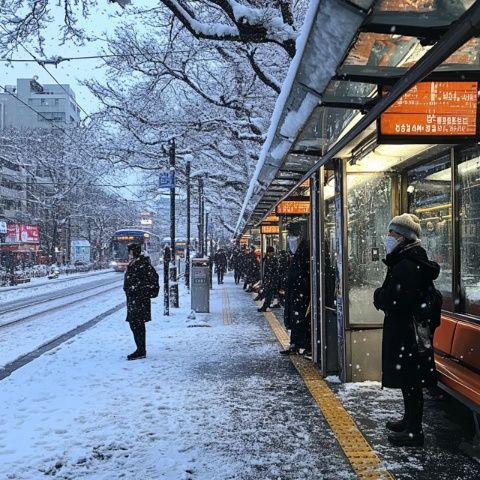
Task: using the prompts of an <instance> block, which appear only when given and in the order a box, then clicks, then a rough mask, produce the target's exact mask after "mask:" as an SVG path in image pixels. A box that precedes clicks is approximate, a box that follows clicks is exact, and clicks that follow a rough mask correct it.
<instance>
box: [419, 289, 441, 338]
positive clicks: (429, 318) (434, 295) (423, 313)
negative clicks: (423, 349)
mask: <svg viewBox="0 0 480 480" xmlns="http://www.w3.org/2000/svg"><path fill="white" fill-rule="evenodd" d="M442 304H443V296H442V294H441V293H440V292H439V291H438V290H437V289H436V288H435V285H434V284H433V282H432V281H430V282H429V283H428V284H427V288H426V289H424V290H422V291H420V292H419V295H418V307H417V309H416V311H415V312H414V316H415V320H416V321H417V323H419V324H420V325H422V326H424V327H425V326H428V327H430V331H431V333H432V335H433V333H434V332H435V329H436V328H437V327H438V326H440V318H441V315H442Z"/></svg>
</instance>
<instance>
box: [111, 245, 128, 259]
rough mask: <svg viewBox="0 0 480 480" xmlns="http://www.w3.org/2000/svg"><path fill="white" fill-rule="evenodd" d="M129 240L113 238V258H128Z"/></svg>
mask: <svg viewBox="0 0 480 480" xmlns="http://www.w3.org/2000/svg"><path fill="white" fill-rule="evenodd" d="M127 245H128V242H125V241H123V240H113V241H112V258H113V260H127V259H128V251H127Z"/></svg>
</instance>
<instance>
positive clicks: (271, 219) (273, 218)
mask: <svg viewBox="0 0 480 480" xmlns="http://www.w3.org/2000/svg"><path fill="white" fill-rule="evenodd" d="M279 221H280V218H279V217H277V216H276V215H269V216H268V217H267V218H265V220H264V222H272V223H278V222H279Z"/></svg>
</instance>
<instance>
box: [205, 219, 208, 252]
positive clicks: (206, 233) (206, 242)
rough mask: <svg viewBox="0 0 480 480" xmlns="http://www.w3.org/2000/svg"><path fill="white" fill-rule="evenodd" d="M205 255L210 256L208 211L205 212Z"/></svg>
mask: <svg viewBox="0 0 480 480" xmlns="http://www.w3.org/2000/svg"><path fill="white" fill-rule="evenodd" d="M205 256H208V212H206V213H205Z"/></svg>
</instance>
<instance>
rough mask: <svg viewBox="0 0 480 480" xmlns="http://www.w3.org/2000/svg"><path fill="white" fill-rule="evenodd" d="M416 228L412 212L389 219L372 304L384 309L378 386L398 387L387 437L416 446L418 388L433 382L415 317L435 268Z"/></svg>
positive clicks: (433, 374) (419, 425)
mask: <svg viewBox="0 0 480 480" xmlns="http://www.w3.org/2000/svg"><path fill="white" fill-rule="evenodd" d="M421 233H422V229H421V225H420V220H419V219H418V217H416V216H415V215H412V214H409V213H404V214H402V215H398V216H396V217H394V218H393V219H392V220H391V221H390V223H389V225H388V235H387V236H386V237H385V251H386V253H387V255H386V258H385V260H383V261H384V263H385V264H386V265H387V274H386V277H385V281H384V282H383V285H382V286H381V287H380V288H377V290H375V294H374V302H373V303H374V305H375V307H376V308H377V309H378V310H383V311H384V312H385V320H384V325H383V340H382V385H383V386H384V387H388V388H400V389H401V390H402V394H403V401H404V406H405V412H404V415H403V418H402V419H401V420H399V421H391V422H387V425H386V427H387V428H388V429H389V430H390V431H391V433H390V434H389V436H388V439H389V441H390V442H391V443H392V444H394V445H396V446H421V445H423V443H424V435H423V428H422V417H423V392H422V388H423V387H429V386H432V385H434V384H435V383H436V371H435V363H434V359H433V351H431V350H429V351H428V353H427V355H423V354H422V352H420V351H419V347H418V338H417V334H416V329H415V324H414V322H415V319H414V316H415V315H416V313H417V311H418V308H420V306H419V304H420V302H419V298H423V297H422V293H423V292H426V291H427V290H428V289H429V288H431V287H430V286H432V285H433V284H432V281H433V280H434V279H435V278H437V277H438V274H439V272H440V266H439V265H438V264H437V263H436V262H432V261H430V260H429V259H428V257H427V253H426V251H425V250H424V248H423V247H422V246H421V244H420V237H421Z"/></svg>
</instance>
